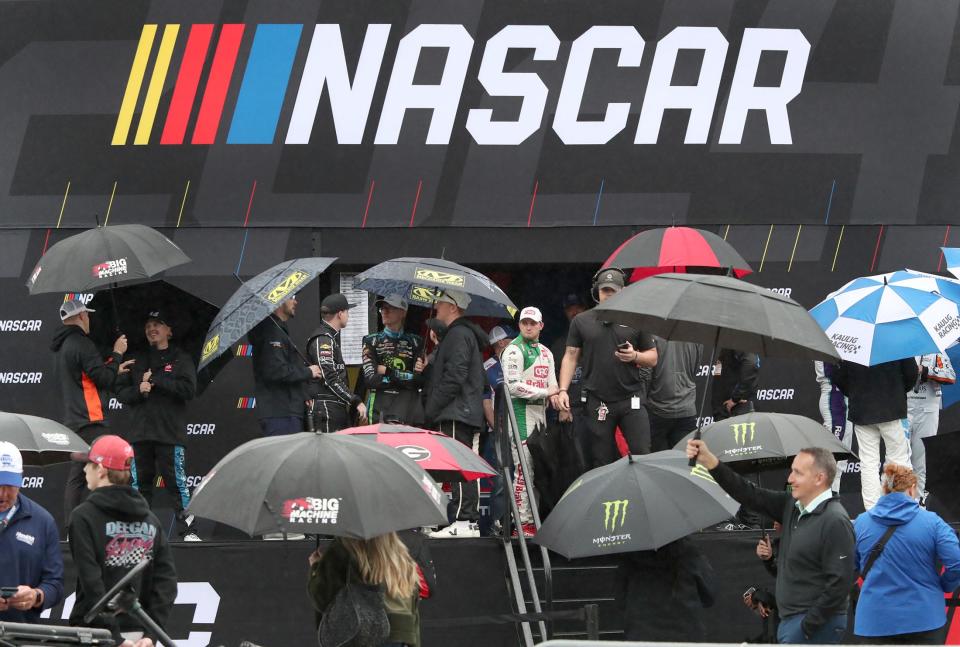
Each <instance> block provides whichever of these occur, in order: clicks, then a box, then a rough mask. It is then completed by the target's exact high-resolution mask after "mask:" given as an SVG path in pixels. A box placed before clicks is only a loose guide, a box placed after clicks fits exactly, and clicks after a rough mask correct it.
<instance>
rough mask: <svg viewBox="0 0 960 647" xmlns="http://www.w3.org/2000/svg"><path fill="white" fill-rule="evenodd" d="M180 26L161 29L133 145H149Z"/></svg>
mask: <svg viewBox="0 0 960 647" xmlns="http://www.w3.org/2000/svg"><path fill="white" fill-rule="evenodd" d="M179 31H180V25H167V26H166V27H164V29H163V38H162V39H161V40H160V51H159V52H158V53H157V62H156V63H155V64H154V66H153V76H152V77H150V87H149V88H147V98H146V99H145V100H144V102H143V112H142V113H141V114H140V124H139V125H138V126H137V136H136V137H135V138H134V140H133V143H134V145H136V146H144V145H146V144H148V143H150V131H151V130H153V120H154V119H156V117H157V105H159V103H160V95H161V94H163V82H164V81H165V80H166V78H167V71H168V70H169V69H170V58H171V57H172V56H173V46H174V45H176V44H177V33H179Z"/></svg>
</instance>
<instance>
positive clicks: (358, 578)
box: [307, 532, 420, 647]
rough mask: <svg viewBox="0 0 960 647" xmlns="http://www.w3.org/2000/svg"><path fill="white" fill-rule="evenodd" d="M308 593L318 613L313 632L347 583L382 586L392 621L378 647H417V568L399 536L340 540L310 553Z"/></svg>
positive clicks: (418, 580)
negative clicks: (383, 641)
mask: <svg viewBox="0 0 960 647" xmlns="http://www.w3.org/2000/svg"><path fill="white" fill-rule="evenodd" d="M309 562H310V577H309V580H308V582H307V591H308V593H309V595H310V600H311V602H313V607H314V610H315V611H316V621H317V626H319V625H320V620H321V619H322V617H323V612H324V610H325V609H326V608H327V607H328V606H329V605H330V603H331V602H332V601H333V599H334V598H335V597H336V595H337V593H338V592H340V590H341V589H342V588H343V587H344V586H346V583H347V578H348V577H349V581H350V582H360V583H363V584H369V585H374V586H380V587H381V588H382V590H383V599H384V607H385V608H386V612H387V619H388V620H389V621H390V635H389V637H388V638H387V641H386V642H385V643H383V646H382V647H403V646H407V647H420V611H419V608H418V602H419V597H420V579H419V576H418V574H417V564H416V562H414V560H413V558H412V557H411V556H410V552H409V551H408V550H407V547H406V546H405V545H404V544H403V542H402V541H400V538H399V537H398V536H397V533H395V532H390V533H387V534H385V535H379V536H377V537H373V538H372V539H349V538H345V537H343V538H341V537H338V538H336V539H334V540H333V542H332V543H331V544H330V546H329V547H328V548H327V550H326V551H321V550H320V549H317V550H316V551H314V552H313V553H311V555H310V557H309Z"/></svg>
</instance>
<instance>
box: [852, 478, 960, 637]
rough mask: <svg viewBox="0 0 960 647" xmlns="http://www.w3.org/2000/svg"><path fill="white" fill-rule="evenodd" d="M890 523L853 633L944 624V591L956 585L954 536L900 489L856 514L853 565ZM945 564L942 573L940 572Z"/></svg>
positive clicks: (959, 565) (959, 562) (959, 554)
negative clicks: (887, 536) (885, 541)
mask: <svg viewBox="0 0 960 647" xmlns="http://www.w3.org/2000/svg"><path fill="white" fill-rule="evenodd" d="M890 526H899V527H898V528H897V530H896V532H894V533H893V535H891V537H890V539H888V540H887V544H886V546H884V548H883V552H882V553H880V556H879V557H878V558H877V560H876V561H875V562H874V563H873V566H872V567H871V568H870V572H869V573H867V579H866V580H865V581H864V583H863V587H862V589H861V592H860V601H859V602H858V603H857V617H856V622H855V625H854V633H856V634H857V635H858V636H891V635H895V634H904V633H913V632H917V631H929V630H931V629H936V628H938V627H942V626H943V624H944V623H945V622H946V620H947V618H946V612H945V610H944V604H943V594H944V593H948V592H950V591H953V590H955V589H956V588H957V587H958V586H960V546H958V542H957V534H956V533H955V532H954V531H953V530H952V529H951V528H950V526H948V525H947V524H946V522H944V521H943V519H941V518H940V517H939V516H937V515H936V514H934V513H933V512H928V511H926V510H922V509H921V508H920V505H919V504H918V503H917V502H916V501H914V500H913V499H911V498H910V497H909V496H907V495H906V494H904V493H903V492H891V493H890V494H887V495H885V496H882V497H880V499H879V500H878V501H877V504H876V505H875V506H874V507H873V508H871V509H870V511H869V512H864V513H863V514H861V515H860V516H859V517H857V520H856V522H855V523H854V530H855V531H856V534H857V551H856V554H857V567H858V570H860V571H862V570H863V567H864V566H865V565H866V562H867V559H868V558H869V556H870V551H871V549H873V547H874V546H875V545H876V544H877V542H878V541H880V538H881V537H883V534H884V533H885V532H886V531H887V528H889V527H890ZM940 564H942V565H943V567H944V571H943V574H941V573H940V566H939V565H940Z"/></svg>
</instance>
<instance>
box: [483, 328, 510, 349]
mask: <svg viewBox="0 0 960 647" xmlns="http://www.w3.org/2000/svg"><path fill="white" fill-rule="evenodd" d="M514 337H516V335H511V334H510V333H509V332H507V329H506V328H504V327H503V326H494V327H493V328H491V329H490V334H488V335H487V340H488V341H489V342H490V345H491V346H492V345H493V344H496V343H497V342H498V341H501V340H503V339H513V338H514Z"/></svg>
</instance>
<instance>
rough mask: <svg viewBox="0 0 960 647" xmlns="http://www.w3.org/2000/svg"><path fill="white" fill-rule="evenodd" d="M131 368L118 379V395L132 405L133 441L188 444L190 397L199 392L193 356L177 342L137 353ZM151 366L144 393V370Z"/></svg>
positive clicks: (129, 433) (129, 434)
mask: <svg viewBox="0 0 960 647" xmlns="http://www.w3.org/2000/svg"><path fill="white" fill-rule="evenodd" d="M134 359H136V360H137V361H136V362H134V364H133V366H131V368H130V372H129V373H126V374H124V375H121V376H120V377H119V378H118V379H117V387H118V388H117V399H118V400H120V402H122V403H123V404H126V405H129V406H130V411H131V415H132V420H131V421H130V427H129V428H128V430H127V440H128V441H129V442H131V443H137V442H142V441H152V442H155V443H165V444H167V445H186V444H187V400H192V399H193V396H194V395H196V392H197V370H196V368H195V367H194V365H193V360H192V359H191V358H190V356H189V355H188V354H187V353H185V352H184V351H182V350H180V349H179V348H177V347H176V346H170V347H169V348H167V349H166V350H158V349H156V348H150V349H148V350H145V351H143V352H140V353H137V354H136V355H134ZM148 369H149V370H150V372H151V375H150V383H151V384H152V385H153V387H152V388H151V390H150V393H148V394H147V395H144V394H142V393H140V382H142V381H143V374H144V373H146V372H147V370H148Z"/></svg>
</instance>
